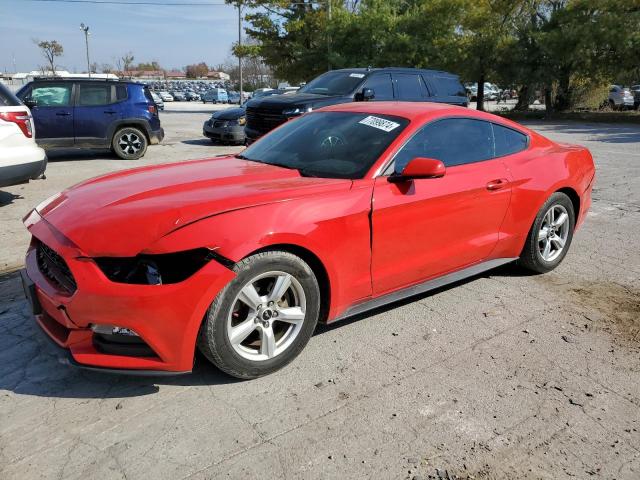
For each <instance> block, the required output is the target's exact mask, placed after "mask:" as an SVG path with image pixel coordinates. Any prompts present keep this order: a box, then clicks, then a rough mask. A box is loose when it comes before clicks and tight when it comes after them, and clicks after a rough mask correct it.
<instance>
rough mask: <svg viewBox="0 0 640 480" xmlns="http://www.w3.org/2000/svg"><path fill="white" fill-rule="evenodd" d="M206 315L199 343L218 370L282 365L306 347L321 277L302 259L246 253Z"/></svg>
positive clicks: (262, 371)
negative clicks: (316, 275)
mask: <svg viewBox="0 0 640 480" xmlns="http://www.w3.org/2000/svg"><path fill="white" fill-rule="evenodd" d="M233 270H234V271H235V272H236V277H235V278H234V279H233V280H232V281H231V282H229V284H228V285H227V286H226V287H225V288H224V289H223V290H222V291H221V292H220V293H219V294H218V296H217V297H216V298H215V300H214V301H213V303H212V304H211V306H210V307H209V310H208V313H207V316H206V317H205V319H204V322H203V324H202V327H201V328H200V334H199V336H198V347H199V348H200V351H201V352H202V353H203V354H204V356H205V357H207V359H208V360H209V361H211V362H212V363H213V364H214V365H216V366H217V367H218V368H219V369H220V370H222V371H224V372H226V373H228V374H229V375H232V376H234V377H237V378H243V379H249V378H257V377H261V376H263V375H267V374H269V373H272V372H275V371H276V370H279V369H281V368H283V367H284V366H285V365H287V364H288V363H289V362H291V361H292V360H293V359H294V358H295V357H297V356H298V355H299V354H300V352H301V351H302V349H303V348H304V347H305V346H306V344H307V342H308V341H309V339H310V338H311V335H312V334H313V331H314V330H315V327H316V324H317V322H318V316H319V312H320V288H319V286H318V281H317V279H316V277H315V275H314V273H313V271H312V270H311V268H310V267H309V265H307V264H306V263H305V262H304V261H303V260H302V259H301V258H299V257H297V256H296V255H293V254H291V253H288V252H282V251H269V252H262V253H257V254H255V255H252V256H250V257H247V258H245V259H244V260H242V261H240V262H238V263H237V264H236V265H235V266H234V268H233Z"/></svg>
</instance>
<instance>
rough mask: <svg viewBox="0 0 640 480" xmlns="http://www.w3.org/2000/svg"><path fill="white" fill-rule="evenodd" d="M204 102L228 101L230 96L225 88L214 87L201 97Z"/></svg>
mask: <svg viewBox="0 0 640 480" xmlns="http://www.w3.org/2000/svg"><path fill="white" fill-rule="evenodd" d="M200 98H201V100H202V103H208V102H211V103H228V102H229V96H228V95H227V91H226V90H225V89H224V88H212V89H211V90H208V91H207V92H205V93H204V94H203V95H202V96H201V97H200Z"/></svg>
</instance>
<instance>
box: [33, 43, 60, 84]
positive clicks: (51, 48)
mask: <svg viewBox="0 0 640 480" xmlns="http://www.w3.org/2000/svg"><path fill="white" fill-rule="evenodd" d="M34 42H35V43H36V45H38V48H40V50H41V52H42V55H43V56H44V57H45V58H46V59H47V61H48V62H49V67H50V69H51V74H52V75H55V74H56V64H55V60H56V57H61V56H62V54H63V52H64V49H63V48H62V45H61V44H60V43H58V42H57V41H56V40H44V41H38V40H34Z"/></svg>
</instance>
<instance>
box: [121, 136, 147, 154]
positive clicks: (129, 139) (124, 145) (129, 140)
mask: <svg viewBox="0 0 640 480" xmlns="http://www.w3.org/2000/svg"><path fill="white" fill-rule="evenodd" d="M118 146H119V147H120V149H121V150H122V151H123V152H124V153H126V154H127V155H135V154H136V153H138V152H139V151H140V149H141V148H142V140H140V137H138V135H136V134H135V133H124V134H122V135H121V136H120V138H119V139H118Z"/></svg>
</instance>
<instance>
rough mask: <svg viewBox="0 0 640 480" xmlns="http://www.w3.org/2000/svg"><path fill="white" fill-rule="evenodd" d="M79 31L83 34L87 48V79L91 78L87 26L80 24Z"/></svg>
mask: <svg viewBox="0 0 640 480" xmlns="http://www.w3.org/2000/svg"><path fill="white" fill-rule="evenodd" d="M80 30H82V31H83V32H84V42H85V44H86V46H87V73H89V78H91V64H90V63H89V25H86V26H85V24H84V23H81V24H80Z"/></svg>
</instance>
